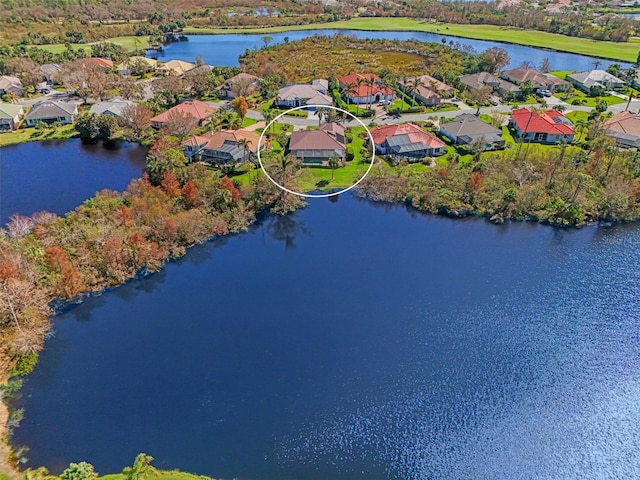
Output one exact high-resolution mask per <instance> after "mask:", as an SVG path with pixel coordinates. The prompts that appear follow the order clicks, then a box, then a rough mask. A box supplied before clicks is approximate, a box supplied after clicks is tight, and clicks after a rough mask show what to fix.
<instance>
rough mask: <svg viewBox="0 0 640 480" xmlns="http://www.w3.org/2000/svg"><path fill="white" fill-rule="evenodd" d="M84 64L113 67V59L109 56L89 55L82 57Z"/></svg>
mask: <svg viewBox="0 0 640 480" xmlns="http://www.w3.org/2000/svg"><path fill="white" fill-rule="evenodd" d="M82 64H83V65H87V66H88V65H95V66H97V67H102V68H104V69H108V68H113V60H110V59H108V58H100V57H88V58H83V59H82Z"/></svg>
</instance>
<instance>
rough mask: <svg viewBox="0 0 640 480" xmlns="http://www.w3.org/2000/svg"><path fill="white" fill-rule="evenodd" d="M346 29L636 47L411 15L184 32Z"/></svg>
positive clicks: (626, 51)
mask: <svg viewBox="0 0 640 480" xmlns="http://www.w3.org/2000/svg"><path fill="white" fill-rule="evenodd" d="M315 29H333V30H340V29H349V30H371V31H383V30H388V31H393V30H396V31H414V32H429V33H435V34H438V35H450V36H455V37H463V38H473V39H478V40H490V41H496V42H504V43H514V44H518V45H526V46H531V47H537V48H545V49H551V50H558V51H561V52H570V53H579V54H582V55H589V56H593V57H600V58H608V59H612V60H620V61H626V62H633V61H635V59H636V57H637V55H638V50H639V49H640V46H639V45H638V44H637V43H633V42H626V43H616V42H602V41H597V40H590V39H586V38H576V37H568V36H565V35H558V34H554V33H547V32H540V31H537V30H518V29H513V28H507V27H499V26H495V25H456V24H436V23H426V22H423V21H421V20H417V19H413V18H389V17H384V18H354V19H351V20H343V21H339V22H330V23H316V24H310V25H291V26H284V27H266V28H195V27H187V28H185V30H184V33H185V34H196V35H198V34H201V35H204V34H224V33H280V32H288V31H294V30H315Z"/></svg>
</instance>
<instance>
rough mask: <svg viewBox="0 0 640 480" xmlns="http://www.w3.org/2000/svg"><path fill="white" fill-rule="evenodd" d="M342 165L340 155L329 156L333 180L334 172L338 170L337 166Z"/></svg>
mask: <svg viewBox="0 0 640 480" xmlns="http://www.w3.org/2000/svg"><path fill="white" fill-rule="evenodd" d="M339 166H340V157H338V156H337V155H331V157H329V168H330V169H331V180H332V181H333V174H334V173H335V171H336V168H338V167H339Z"/></svg>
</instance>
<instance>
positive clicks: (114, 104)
mask: <svg viewBox="0 0 640 480" xmlns="http://www.w3.org/2000/svg"><path fill="white" fill-rule="evenodd" d="M133 105H135V103H133V102H132V101H131V100H116V99H114V100H109V101H105V102H97V103H94V104H93V105H91V108H90V109H89V113H92V114H94V115H113V116H115V117H122V110H124V109H125V108H126V107H130V106H133Z"/></svg>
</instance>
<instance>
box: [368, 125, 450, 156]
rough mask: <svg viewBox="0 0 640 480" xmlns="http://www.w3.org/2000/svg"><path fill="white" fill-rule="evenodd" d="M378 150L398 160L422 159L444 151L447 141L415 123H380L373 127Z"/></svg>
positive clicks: (374, 140)
mask: <svg viewBox="0 0 640 480" xmlns="http://www.w3.org/2000/svg"><path fill="white" fill-rule="evenodd" d="M371 136H372V137H373V142H374V143H375V146H376V151H377V152H378V153H380V154H382V155H389V156H391V157H393V158H395V159H397V160H408V161H414V162H415V161H420V160H422V159H423V158H424V157H435V156H438V155H442V154H443V153H444V148H445V146H446V145H445V143H444V142H443V141H442V140H440V139H439V138H437V137H435V136H434V135H432V134H430V133H427V132H425V131H424V130H423V129H422V128H420V127H419V126H418V125H415V124H413V123H401V124H391V125H380V126H379V127H375V128H372V129H371Z"/></svg>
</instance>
